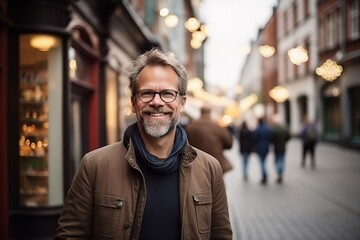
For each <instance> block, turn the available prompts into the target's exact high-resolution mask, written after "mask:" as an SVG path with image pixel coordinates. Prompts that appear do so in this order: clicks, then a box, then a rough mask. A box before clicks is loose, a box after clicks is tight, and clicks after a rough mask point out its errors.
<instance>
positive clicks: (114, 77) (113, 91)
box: [105, 67, 119, 144]
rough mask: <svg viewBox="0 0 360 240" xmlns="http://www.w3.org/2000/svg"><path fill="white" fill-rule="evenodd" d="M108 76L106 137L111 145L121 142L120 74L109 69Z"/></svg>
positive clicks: (107, 70)
mask: <svg viewBox="0 0 360 240" xmlns="http://www.w3.org/2000/svg"><path fill="white" fill-rule="evenodd" d="M106 76H107V77H106V99H105V101H106V130H107V134H106V135H107V143H108V144H110V143H114V142H116V141H118V140H119V122H118V120H119V114H118V112H119V111H118V108H119V104H118V101H119V94H118V74H117V72H116V71H114V70H113V69H112V68H110V67H107V69H106Z"/></svg>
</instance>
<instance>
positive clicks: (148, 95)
mask: <svg viewBox="0 0 360 240" xmlns="http://www.w3.org/2000/svg"><path fill="white" fill-rule="evenodd" d="M154 96H155V92H154V91H151V90H141V91H139V92H138V98H139V99H140V100H141V101H142V102H150V101H151V100H153V98H154Z"/></svg>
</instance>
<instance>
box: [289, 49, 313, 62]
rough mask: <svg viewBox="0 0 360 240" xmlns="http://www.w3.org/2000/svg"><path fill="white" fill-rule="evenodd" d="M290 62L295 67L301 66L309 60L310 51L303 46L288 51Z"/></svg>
mask: <svg viewBox="0 0 360 240" xmlns="http://www.w3.org/2000/svg"><path fill="white" fill-rule="evenodd" d="M288 55H289V58H290V61H291V62H292V63H293V64H295V65H300V64H302V63H304V62H307V60H309V56H308V51H307V50H306V49H305V48H303V47H302V46H297V47H296V48H292V49H290V50H289V51H288Z"/></svg>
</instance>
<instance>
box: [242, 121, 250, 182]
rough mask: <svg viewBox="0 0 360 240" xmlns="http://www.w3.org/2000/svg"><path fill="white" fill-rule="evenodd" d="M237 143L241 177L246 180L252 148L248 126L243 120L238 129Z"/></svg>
mask: <svg viewBox="0 0 360 240" xmlns="http://www.w3.org/2000/svg"><path fill="white" fill-rule="evenodd" d="M239 144H240V147H239V149H240V153H241V156H242V162H243V164H242V166H243V178H244V180H245V181H246V180H247V179H248V166H249V158H250V154H251V152H252V150H253V144H252V138H251V131H250V129H249V128H248V125H247V123H246V122H245V121H244V122H243V123H242V124H241V126H240V130H239Z"/></svg>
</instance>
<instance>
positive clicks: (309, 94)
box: [239, 0, 360, 148]
mask: <svg viewBox="0 0 360 240" xmlns="http://www.w3.org/2000/svg"><path fill="white" fill-rule="evenodd" d="M359 2H360V1H359V0H320V1H317V0H279V1H278V4H277V6H276V8H274V12H273V15H272V16H271V17H270V19H269V20H268V22H267V23H266V24H265V25H264V28H262V29H261V30H260V31H259V35H258V39H257V40H256V41H255V42H256V43H257V44H256V45H254V43H252V45H253V46H252V52H251V53H250V54H249V56H248V59H247V61H246V64H245V65H244V68H243V69H242V74H241V78H240V81H239V82H240V84H242V85H243V87H244V92H247V94H250V93H256V94H258V96H260V97H259V98H258V99H257V104H256V103H255V104H254V105H253V107H252V108H251V109H250V110H249V112H251V111H254V110H255V107H254V106H258V105H261V106H264V111H263V114H264V115H265V117H270V116H271V115H272V114H274V113H279V114H280V115H281V116H282V118H283V122H284V123H286V124H287V125H288V126H289V128H290V130H291V132H292V134H294V135H296V134H298V132H299V129H300V127H301V123H302V121H303V119H304V117H305V116H306V117H308V118H309V119H310V120H312V121H315V122H316V124H317V125H318V126H319V129H320V131H321V133H322V138H323V139H324V140H327V141H334V142H338V143H339V144H343V145H346V146H350V147H355V148H360V141H359V139H360V138H359V137H360V133H359V129H360V120H359V112H360V106H359V97H358V96H360V95H359V88H360V79H359V78H358V77H356V76H358V74H359V71H360V60H359V57H360V52H359V51H360V7H359V5H360V4H359ZM274 24H276V27H274ZM274 33H276V36H275V39H276V40H275V41H274V36H273V35H272V34H274ZM263 46H266V47H267V49H268V50H269V46H270V47H274V49H275V52H274V53H273V55H271V56H269V57H266V56H265V55H263V53H262V52H263V51H265V48H262V49H260V48H258V47H263ZM254 47H255V49H254ZM255 51H259V52H261V54H262V56H263V58H262V59H261V64H262V65H261V69H260V71H259V72H260V75H261V77H259V76H258V75H259V73H257V72H256V73H254V70H256V69H257V70H259V69H258V68H259V66H255V65H254V64H256V65H258V64H259V61H256V62H252V63H251V61H252V60H251V59H254V56H258V54H257V53H253V52H255ZM264 53H265V52H264ZM260 79H261V80H260ZM274 79H275V81H274ZM259 83H260V84H261V87H260V88H257V89H262V91H261V92H259V91H258V90H257V89H254V86H258V84H259ZM269 96H270V97H269ZM274 101H275V102H274Z"/></svg>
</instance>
